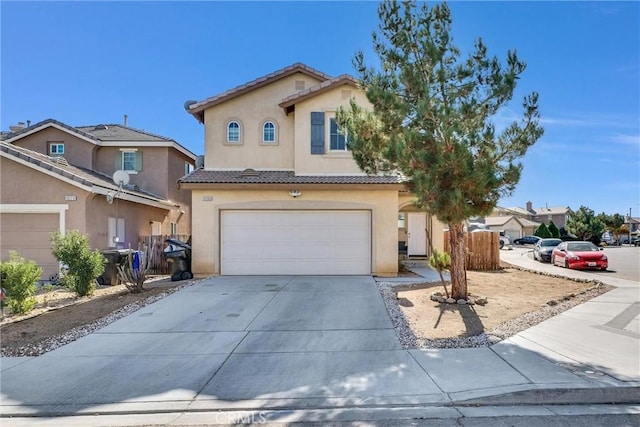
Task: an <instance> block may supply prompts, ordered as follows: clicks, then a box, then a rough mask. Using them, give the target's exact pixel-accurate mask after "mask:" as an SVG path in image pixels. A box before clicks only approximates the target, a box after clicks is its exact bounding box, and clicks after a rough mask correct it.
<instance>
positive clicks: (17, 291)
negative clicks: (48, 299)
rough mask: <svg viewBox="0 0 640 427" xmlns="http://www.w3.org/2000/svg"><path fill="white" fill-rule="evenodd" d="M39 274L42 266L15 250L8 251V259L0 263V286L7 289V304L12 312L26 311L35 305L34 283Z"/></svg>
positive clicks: (38, 278) (21, 312) (22, 312)
mask: <svg viewBox="0 0 640 427" xmlns="http://www.w3.org/2000/svg"><path fill="white" fill-rule="evenodd" d="M41 275H42V267H40V266H38V265H37V264H36V263H35V262H34V261H31V260H29V261H27V260H26V259H24V258H22V257H21V256H20V255H18V253H17V252H16V251H10V252H9V260H8V261H5V262H3V263H2V264H0V277H2V287H3V288H4V289H5V290H6V291H7V300H6V301H7V305H8V306H9V308H10V309H11V311H12V312H13V313H16V314H24V313H28V312H29V311H31V310H32V309H33V307H35V305H36V299H35V298H34V295H35V293H36V283H38V280H40V276H41Z"/></svg>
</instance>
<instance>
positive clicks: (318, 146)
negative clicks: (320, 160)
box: [311, 111, 324, 154]
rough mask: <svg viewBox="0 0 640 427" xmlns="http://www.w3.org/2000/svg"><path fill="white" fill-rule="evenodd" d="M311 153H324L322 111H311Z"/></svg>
mask: <svg viewBox="0 0 640 427" xmlns="http://www.w3.org/2000/svg"><path fill="white" fill-rule="evenodd" d="M311 154H324V113H323V112H315V111H313V112H311Z"/></svg>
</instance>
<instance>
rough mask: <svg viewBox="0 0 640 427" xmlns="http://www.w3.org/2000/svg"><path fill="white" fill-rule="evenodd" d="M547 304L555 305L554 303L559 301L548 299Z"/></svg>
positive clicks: (556, 303)
mask: <svg viewBox="0 0 640 427" xmlns="http://www.w3.org/2000/svg"><path fill="white" fill-rule="evenodd" d="M547 305H550V306H552V307H553V306H554V305H558V301H556V300H551V301H547Z"/></svg>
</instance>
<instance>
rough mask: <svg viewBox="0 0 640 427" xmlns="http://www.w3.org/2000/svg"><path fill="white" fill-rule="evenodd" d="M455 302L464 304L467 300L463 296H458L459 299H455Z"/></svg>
mask: <svg viewBox="0 0 640 427" xmlns="http://www.w3.org/2000/svg"><path fill="white" fill-rule="evenodd" d="M456 302H457V303H458V304H460V305H464V304H466V303H467V300H466V299H463V298H460V299H459V300H458V301H456Z"/></svg>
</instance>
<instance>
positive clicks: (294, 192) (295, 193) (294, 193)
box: [289, 190, 302, 197]
mask: <svg viewBox="0 0 640 427" xmlns="http://www.w3.org/2000/svg"><path fill="white" fill-rule="evenodd" d="M289 195H290V196H291V197H300V196H302V192H301V191H298V190H291V191H289Z"/></svg>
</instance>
